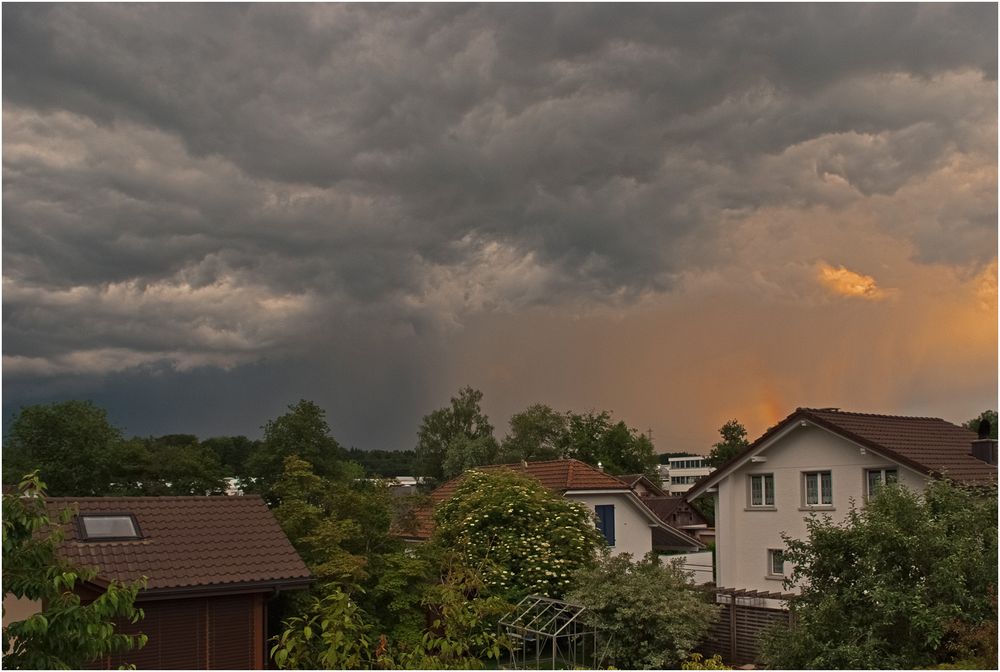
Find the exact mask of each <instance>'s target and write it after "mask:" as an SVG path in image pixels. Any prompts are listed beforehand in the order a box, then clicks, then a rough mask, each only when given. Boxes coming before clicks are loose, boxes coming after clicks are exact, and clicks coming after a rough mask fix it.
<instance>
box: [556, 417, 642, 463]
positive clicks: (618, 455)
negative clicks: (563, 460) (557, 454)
mask: <svg viewBox="0 0 1000 672" xmlns="http://www.w3.org/2000/svg"><path fill="white" fill-rule="evenodd" d="M561 448H562V450H561V453H562V456H563V457H571V458H575V459H577V460H580V461H581V462H586V463H587V464H592V465H594V466H597V465H598V464H600V465H601V466H602V467H604V470H605V471H607V472H608V473H611V474H648V475H651V476H652V475H655V474H656V465H657V457H656V451H655V450H654V449H653V442H652V441H650V439H649V437H648V436H645V435H644V434H640V433H639V432H638V431H636V430H635V429H632V428H630V427H628V425H626V424H625V423H624V422H622V421H618V422H614V421H613V420H612V419H611V414H610V413H609V412H608V411H601V412H600V413H597V412H594V411H589V412H587V413H570V414H569V423H568V427H567V430H566V433H565V434H564V435H563V437H562V440H561Z"/></svg>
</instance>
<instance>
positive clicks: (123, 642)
mask: <svg viewBox="0 0 1000 672" xmlns="http://www.w3.org/2000/svg"><path fill="white" fill-rule="evenodd" d="M43 487H44V486H43V484H42V483H41V481H39V480H38V476H37V474H32V475H29V476H27V477H25V478H24V479H23V480H22V481H21V482H20V485H19V486H18V489H17V492H16V493H11V494H5V495H4V496H3V592H4V595H5V596H6V595H13V596H14V597H17V598H22V599H27V600H33V601H37V602H39V603H41V605H42V608H43V609H42V611H39V612H38V613H36V614H34V615H32V616H30V617H28V618H27V619H25V620H23V621H16V622H13V623H8V624H7V625H5V626H4V629H3V650H4V656H3V664H4V667H8V668H17V669H35V670H39V669H74V668H76V669H80V668H83V667H84V666H86V665H87V664H89V663H93V662H94V661H96V660H98V659H100V658H102V657H104V656H107V655H110V654H112V653H118V652H121V651H127V650H129V649H132V648H136V647H142V646H144V645H145V643H146V636H145V635H124V634H121V633H118V632H116V631H115V628H116V623H118V622H122V621H128V622H131V623H136V622H138V620H139V619H141V618H142V610H141V609H136V608H135V598H136V594H137V593H138V591H139V590H140V588H141V587H142V583H141V582H139V583H134V584H132V585H127V586H126V585H122V584H120V583H117V582H112V583H111V584H110V585H109V586H108V587H107V589H106V590H105V591H104V593H102V594H101V595H99V596H98V597H97V598H96V599H95V600H93V601H92V602H89V603H88V604H86V605H84V604H82V603H81V601H80V597H79V596H78V595H77V594H76V593H75V592H74V589H75V588H76V587H77V586H78V585H79V584H80V583H82V582H84V581H89V580H91V579H93V578H94V576H95V574H96V572H95V570H93V569H82V568H77V567H74V566H72V565H71V564H69V563H68V562H66V561H65V560H64V559H62V558H61V557H60V556H59V554H58V551H57V549H58V545H59V542H60V540H61V537H60V533H59V528H58V526H57V525H56V524H55V523H56V522H57V521H53V520H50V518H49V516H48V513H47V512H46V507H45V493H44V490H43ZM71 515H72V512H71V511H64V512H63V513H62V516H61V518H60V521H59V522H63V523H65V522H67V521H69V519H70V516H71Z"/></svg>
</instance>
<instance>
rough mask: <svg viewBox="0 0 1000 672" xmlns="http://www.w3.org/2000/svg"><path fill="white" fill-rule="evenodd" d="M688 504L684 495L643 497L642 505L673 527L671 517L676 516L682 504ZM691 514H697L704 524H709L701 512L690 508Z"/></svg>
mask: <svg viewBox="0 0 1000 672" xmlns="http://www.w3.org/2000/svg"><path fill="white" fill-rule="evenodd" d="M685 502H687V500H686V499H684V497H683V496H682V495H665V496H663V497H643V499H642V503H643V504H645V505H646V506H648V507H649V510H650V511H652V512H653V513H655V514H656V517H657V518H659V519H660V520H662V521H663V522H665V523H667V524H668V525H673V523H672V522H671V521H670V516H672V515H674V513H675V512H676V511H677V509H678V508H680V506H681V505H682V504H684V503H685ZM689 508H690V510H691V512H692V513H694V514H695V516H697V517H698V518H699V519H700V520H701V521H702V522H703V523H704V524H706V525H707V524H708V520H707V519H706V518H705V516H703V515H702V513H701V511H699V510H698V509H696V508H694V507H693V506H691V507H689Z"/></svg>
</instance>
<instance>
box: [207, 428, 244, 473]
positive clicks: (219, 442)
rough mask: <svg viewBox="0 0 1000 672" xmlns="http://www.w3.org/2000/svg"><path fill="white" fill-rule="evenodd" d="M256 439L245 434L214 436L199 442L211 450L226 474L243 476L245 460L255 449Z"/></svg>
mask: <svg viewBox="0 0 1000 672" xmlns="http://www.w3.org/2000/svg"><path fill="white" fill-rule="evenodd" d="M257 443H258V442H256V441H251V440H250V439H248V438H247V437H245V436H214V437H212V438H210V439H205V440H204V441H202V442H201V445H202V446H204V447H205V448H206V449H207V450H210V451H212V452H213V453H214V454H215V456H216V457H217V458H218V459H219V463H220V464H222V466H223V468H224V469H225V471H226V476H235V477H236V478H243V477H245V476H246V475H247V464H246V463H247V460H248V459H249V458H250V455H251V454H253V451H254V450H256V449H257Z"/></svg>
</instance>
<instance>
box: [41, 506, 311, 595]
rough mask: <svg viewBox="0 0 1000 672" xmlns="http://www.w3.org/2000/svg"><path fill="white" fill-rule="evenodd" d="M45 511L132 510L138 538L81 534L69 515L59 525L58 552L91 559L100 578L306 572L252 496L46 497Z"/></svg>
mask: <svg viewBox="0 0 1000 672" xmlns="http://www.w3.org/2000/svg"><path fill="white" fill-rule="evenodd" d="M47 506H48V508H49V514H50V516H56V515H57V514H58V512H59V511H62V510H64V509H66V508H75V509H77V510H78V511H79V513H80V514H81V515H85V514H109V513H131V514H133V515H134V516H135V518H136V520H137V521H138V523H139V528H140V530H141V534H142V539H139V540H129V541H97V540H92V541H85V540H81V539H80V538H79V532H78V529H77V521H76V518H75V517H74V518H73V519H71V520H70V522H69V523H67V524H65V525H63V533H64V535H65V537H64V541H63V543H62V545H61V547H60V552H61V553H62V554H63V555H64V556H65V557H66V558H67V559H69V560H70V561H72V562H74V563H77V564H80V565H86V566H90V567H97V570H98V578H99V579H101V580H104V581H108V580H111V579H117V580H119V581H134V580H136V579H139V578H141V577H142V576H146V577H147V579H148V581H147V584H146V589H147V590H149V591H152V590H156V589H170V588H176V589H183V588H202V587H207V586H220V587H224V586H226V585H231V584H242V583H263V582H276V581H282V580H296V579H306V578H309V576H310V574H309V570H308V569H307V568H306V566H305V563H303V562H302V558H300V557H299V554H298V553H297V552H296V551H295V549H294V548H293V547H292V544H291V543H290V542H289V541H288V538H287V537H286V536H285V533H284V532H282V530H281V528H280V527H279V526H278V522H277V521H276V520H275V519H274V515H273V514H272V513H271V512H270V510H268V508H267V506H266V505H265V504H264V500H262V499H261V498H260V497H257V496H245V497H52V498H49V499H48V502H47Z"/></svg>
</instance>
